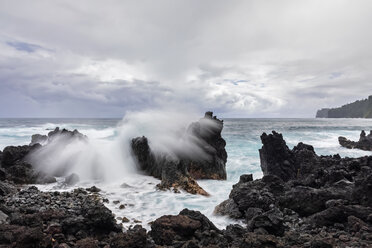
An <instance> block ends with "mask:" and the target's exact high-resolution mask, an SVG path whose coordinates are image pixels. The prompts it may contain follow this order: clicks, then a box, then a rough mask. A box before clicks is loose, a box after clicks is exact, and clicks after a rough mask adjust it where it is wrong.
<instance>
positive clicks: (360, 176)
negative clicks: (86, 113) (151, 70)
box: [0, 114, 372, 248]
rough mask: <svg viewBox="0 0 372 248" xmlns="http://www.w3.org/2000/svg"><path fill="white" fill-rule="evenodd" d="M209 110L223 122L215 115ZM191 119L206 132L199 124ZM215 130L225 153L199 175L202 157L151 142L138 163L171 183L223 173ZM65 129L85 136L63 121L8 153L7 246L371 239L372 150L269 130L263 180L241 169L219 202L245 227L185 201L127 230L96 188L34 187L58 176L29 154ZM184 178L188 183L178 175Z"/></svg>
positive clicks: (371, 242)
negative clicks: (166, 150)
mask: <svg viewBox="0 0 372 248" xmlns="http://www.w3.org/2000/svg"><path fill="white" fill-rule="evenodd" d="M205 118H208V119H209V118H210V119H211V120H212V121H219V120H218V119H217V118H215V117H213V116H212V114H208V115H206V117H205ZM199 123H200V122H199ZM193 125H196V126H199V127H198V129H197V130H200V124H193ZM193 125H191V126H193ZM216 130H217V132H215V133H214V134H213V135H212V136H208V137H209V138H208V139H205V140H207V142H206V143H207V144H209V145H210V146H212V147H215V148H216V149H215V150H210V151H209V154H211V155H212V157H214V160H212V161H216V160H217V159H220V160H218V162H217V163H216V166H215V167H212V168H211V167H210V166H208V163H209V162H208V161H207V162H206V161H203V163H202V166H199V167H198V168H199V169H198V173H195V169H192V168H194V167H192V166H191V165H193V166H195V164H197V162H200V161H193V160H191V159H190V158H184V157H182V158H181V159H180V158H178V160H176V161H177V162H176V165H177V164H178V165H179V166H174V165H175V164H174V163H173V161H174V160H168V159H165V160H164V158H162V159H160V160H159V158H155V157H152V156H155V155H153V154H152V153H151V149H150V147H149V146H138V147H137V148H141V149H137V150H135V151H136V156H137V158H138V160H139V162H140V164H139V166H146V165H147V166H149V165H150V166H152V167H150V168H148V167H143V168H142V169H143V170H144V171H147V172H148V173H149V174H150V175H152V174H154V175H153V176H155V177H158V178H160V179H161V180H162V183H161V184H160V185H159V186H158V187H161V185H162V184H165V182H167V180H173V179H174V178H176V180H173V181H172V183H169V184H167V185H166V187H165V188H174V189H178V188H179V189H183V190H187V187H185V186H187V185H190V182H191V180H194V181H195V179H198V178H203V176H201V175H204V176H206V175H209V176H208V177H209V178H213V179H224V174H223V169H224V163H223V162H224V161H225V162H226V157H227V155H226V156H225V155H224V153H223V150H224V146H225V143H224V140H223V139H222V137H221V136H220V135H221V130H222V127H221V129H216ZM62 132H64V133H65V134H64V135H67V136H68V137H69V138H78V139H86V137H85V136H82V135H81V134H80V133H78V132H77V131H74V132H70V131H67V130H65V131H60V130H59V129H56V130H55V131H54V132H51V133H50V135H48V136H46V137H43V136H34V137H33V142H32V144H31V145H30V146H23V147H7V148H5V149H4V151H3V152H0V161H1V167H0V176H1V177H0V179H1V181H0V247H60V248H68V247H88V248H89V247H94V248H114V247H118V248H121V247H182V248H194V247H211V248H212V247H221V248H222V247H234V248H235V247H310V248H323V247H324V248H327V247H371V246H372V156H365V157H361V158H341V157H340V156H339V155H333V156H318V155H317V154H316V153H315V151H314V148H313V147H312V146H310V145H306V144H303V143H299V144H298V145H297V146H295V147H294V148H293V149H289V148H288V147H287V145H286V142H285V140H284V139H283V136H282V135H281V134H279V133H276V132H274V131H273V133H272V134H265V133H264V134H263V135H262V136H261V140H262V144H263V146H262V148H261V149H260V150H259V154H260V160H261V168H262V171H263V174H264V176H263V178H261V179H256V180H254V179H253V176H252V175H242V176H241V177H240V181H239V182H238V183H237V184H235V185H234V186H233V189H232V190H231V193H230V196H229V199H227V200H226V201H224V202H222V203H220V204H219V205H218V206H217V207H216V209H215V212H216V214H219V215H225V216H229V217H230V218H233V219H238V220H242V221H243V222H245V223H246V226H241V225H229V226H227V227H226V229H224V230H220V229H218V228H217V227H216V226H215V225H214V224H213V223H212V222H211V221H210V220H208V218H207V217H206V216H204V215H203V214H201V213H200V212H198V211H193V210H189V209H184V210H182V211H181V212H180V213H179V214H178V215H164V216H162V217H160V218H158V219H156V220H154V221H153V222H152V223H150V224H151V230H150V231H147V230H146V229H144V228H143V227H142V226H140V225H135V226H132V227H131V228H129V230H125V231H123V227H122V225H121V224H117V221H116V220H115V216H114V215H113V214H112V212H111V211H110V210H109V209H108V208H107V207H106V206H105V205H104V202H105V201H106V200H105V199H104V198H103V197H102V196H101V195H100V193H99V191H100V190H99V189H98V188H96V187H92V188H87V189H82V188H78V189H75V190H73V191H71V192H41V191H39V190H38V189H37V188H36V187H35V186H31V187H27V186H26V185H27V184H33V183H41V182H42V183H48V182H52V181H54V180H55V178H54V177H52V176H51V175H44V174H40V172H38V171H37V170H34V168H33V167H32V165H31V164H28V163H27V159H26V157H27V154H28V153H29V152H30V151H32V149H37V148H38V146H40V144H39V143H38V142H37V141H36V140H39V141H40V142H42V143H43V142H47V141H48V139H49V138H50V136H53V135H54V134H56V133H59V134H60V133H62ZM210 137H214V138H210ZM204 138H205V137H204ZM136 141H138V139H134V142H136ZM140 141H141V142H144V139H142V140H140ZM145 141H146V142H147V140H145ZM138 142H139V141H138ZM141 144H142V143H141ZM132 145H133V141H132ZM142 148H145V149H142ZM217 148H218V149H217ZM222 148H223V150H222ZM218 151H222V153H221V152H218ZM141 161H142V164H141ZM143 161H147V162H148V161H150V163H149V164H145V163H143ZM159 161H161V163H160V162H159ZM209 161H210V160H209ZM172 166H173V167H172ZM203 166H204V167H203ZM200 168H202V169H200ZM156 169H158V170H159V171H160V174H159V176H156V173H159V171H157V170H156ZM151 171H152V172H151ZM155 171H156V173H155ZM200 171H203V173H202V174H200ZM214 172H215V173H214ZM221 172H222V174H221ZM211 175H220V176H218V178H214V176H211ZM185 177H186V180H185V179H184V178H185ZM40 178H41V179H43V180H42V181H41V179H40ZM180 178H181V181H183V182H185V184H184V185H177V184H176V183H175V182H177V183H178V182H180ZM26 179H27V180H26ZM53 179H54V180H53ZM195 183H196V181H195ZM196 185H197V184H196ZM194 189H195V188H194ZM196 189H198V190H200V188H198V187H196ZM189 192H190V191H189ZM191 193H193V192H191ZM194 193H199V194H200V193H201V192H194ZM216 205H217V203H216Z"/></svg>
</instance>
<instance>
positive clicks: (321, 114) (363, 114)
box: [316, 95, 372, 118]
mask: <svg viewBox="0 0 372 248" xmlns="http://www.w3.org/2000/svg"><path fill="white" fill-rule="evenodd" d="M316 118H372V95H371V96H369V97H368V98H367V99H364V100H358V101H355V102H353V103H349V104H346V105H343V106H342V107H339V108H323V109H320V110H318V111H317V112H316Z"/></svg>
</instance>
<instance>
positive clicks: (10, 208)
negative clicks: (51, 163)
mask: <svg viewBox="0 0 372 248" xmlns="http://www.w3.org/2000/svg"><path fill="white" fill-rule="evenodd" d="M95 189H97V188H95ZM95 189H94V191H96V190H95ZM0 211H1V212H0V247H146V243H148V240H147V236H146V230H145V229H143V228H142V227H140V226H136V227H134V228H133V229H130V230H129V231H127V232H126V233H123V232H122V227H121V226H120V225H118V224H116V221H115V218H114V216H113V214H112V212H111V211H110V210H109V209H107V208H106V207H105V206H104V205H103V203H102V200H101V198H100V196H99V195H98V194H97V193H90V192H89V191H86V190H84V189H80V188H79V189H76V190H74V191H72V192H40V191H39V190H38V189H37V188H36V187H34V186H33V187H29V188H27V189H24V190H21V191H19V192H17V193H15V194H8V195H6V196H4V197H2V199H1V202H0ZM4 216H5V217H4ZM144 244H145V245H144ZM149 247H150V246H149Z"/></svg>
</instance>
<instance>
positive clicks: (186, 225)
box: [149, 209, 226, 247]
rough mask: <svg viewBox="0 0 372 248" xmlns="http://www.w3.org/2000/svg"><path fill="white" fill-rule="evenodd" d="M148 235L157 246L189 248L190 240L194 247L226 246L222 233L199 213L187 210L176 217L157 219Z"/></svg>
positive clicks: (166, 216) (169, 216) (167, 216)
mask: <svg viewBox="0 0 372 248" xmlns="http://www.w3.org/2000/svg"><path fill="white" fill-rule="evenodd" d="M149 234H150V236H151V237H152V238H153V240H154V241H155V243H156V244H157V245H168V246H171V245H176V244H179V245H180V246H179V247H181V246H182V245H185V246H183V247H189V246H188V245H189V242H190V241H191V240H194V242H195V245H196V244H200V245H202V246H205V247H207V246H208V245H213V244H217V243H218V244H219V245H222V244H225V245H226V243H225V242H226V240H225V238H224V237H223V236H222V232H221V231H220V230H219V229H218V228H216V226H215V225H214V224H213V223H212V222H211V221H210V220H208V218H207V217H205V216H204V215H203V214H201V213H200V212H199V211H192V210H188V209H184V210H182V211H181V212H180V213H179V214H178V215H165V216H162V217H160V218H158V219H157V220H155V221H154V222H153V224H152V225H151V231H150V233H149ZM221 243H222V244H221ZM191 247H193V246H191ZM196 247H198V246H196ZM211 247H213V246H211ZM219 247H223V246H219Z"/></svg>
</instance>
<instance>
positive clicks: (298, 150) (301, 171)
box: [259, 131, 319, 181]
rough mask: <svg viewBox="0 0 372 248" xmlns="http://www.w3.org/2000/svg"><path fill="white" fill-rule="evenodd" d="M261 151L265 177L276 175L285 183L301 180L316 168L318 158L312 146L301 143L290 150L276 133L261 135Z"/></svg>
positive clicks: (280, 135)
mask: <svg viewBox="0 0 372 248" xmlns="http://www.w3.org/2000/svg"><path fill="white" fill-rule="evenodd" d="M261 141H262V144H263V146H262V148H261V149H260V150H259V153H260V161H261V169H262V172H263V174H264V175H276V176H278V177H279V178H281V179H283V180H284V181H288V180H291V179H300V178H303V177H305V176H306V175H308V174H309V173H311V172H312V171H313V170H314V169H315V168H316V167H317V164H318V163H319V162H318V160H319V159H318V156H317V155H316V154H315V151H314V148H313V147H312V146H310V145H307V144H303V143H301V142H300V143H299V144H298V145H297V146H295V147H294V148H293V149H292V150H291V149H289V148H288V146H287V144H286V142H285V140H284V139H283V135H282V134H280V133H277V132H275V131H273V132H272V134H266V133H263V134H262V135H261Z"/></svg>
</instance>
